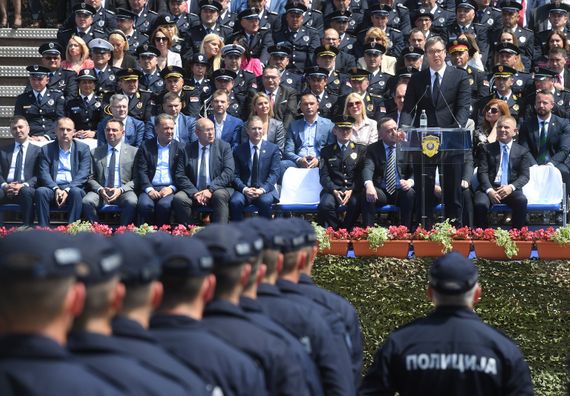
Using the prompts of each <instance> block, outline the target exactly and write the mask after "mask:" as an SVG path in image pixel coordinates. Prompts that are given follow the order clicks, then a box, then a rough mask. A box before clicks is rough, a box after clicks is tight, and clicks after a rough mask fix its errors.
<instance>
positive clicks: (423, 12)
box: [414, 8, 434, 23]
mask: <svg viewBox="0 0 570 396" xmlns="http://www.w3.org/2000/svg"><path fill="white" fill-rule="evenodd" d="M422 17H428V18H429V19H431V20H432V21H433V20H434V16H433V14H432V13H431V12H430V11H429V10H428V9H426V8H420V9H419V10H418V11H417V12H416V13H415V15H414V23H416V20H417V19H418V18H422Z"/></svg>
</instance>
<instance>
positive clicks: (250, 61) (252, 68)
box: [232, 35, 263, 77]
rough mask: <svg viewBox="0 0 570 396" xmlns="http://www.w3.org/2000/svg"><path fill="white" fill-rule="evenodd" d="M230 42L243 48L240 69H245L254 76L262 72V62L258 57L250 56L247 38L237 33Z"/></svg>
mask: <svg viewBox="0 0 570 396" xmlns="http://www.w3.org/2000/svg"><path fill="white" fill-rule="evenodd" d="M232 44H237V45H239V46H241V47H243V49H244V50H245V51H244V53H243V56H242V58H241V66H240V69H241V70H246V71H249V72H252V73H253V74H255V77H259V76H261V75H262V74H263V64H262V63H261V61H260V60H259V58H252V57H251V56H250V52H249V44H248V42H247V39H246V38H245V37H244V36H242V35H239V36H238V37H236V39H234V40H233V41H232Z"/></svg>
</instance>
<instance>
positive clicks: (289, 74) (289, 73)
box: [257, 66, 303, 91]
mask: <svg viewBox="0 0 570 396" xmlns="http://www.w3.org/2000/svg"><path fill="white" fill-rule="evenodd" d="M260 77H261V76H260ZM257 85H258V86H262V83H261V80H259V83H258V84H257ZM280 85H284V86H286V87H289V88H293V89H294V90H295V91H300V90H301V87H302V85H303V74H301V72H300V71H299V70H298V69H297V68H296V67H294V66H292V67H287V68H286V69H285V70H284V71H283V72H282V73H281V84H280Z"/></svg>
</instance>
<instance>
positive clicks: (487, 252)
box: [473, 241, 532, 260]
mask: <svg viewBox="0 0 570 396" xmlns="http://www.w3.org/2000/svg"><path fill="white" fill-rule="evenodd" d="M515 243H516V245H517V247H518V248H519V252H518V254H517V255H515V256H513V257H510V258H509V257H507V255H506V254H505V249H503V248H502V247H501V246H498V245H497V244H496V243H495V242H491V241H473V246H474V247H475V254H476V255H477V257H478V258H485V259H490V260H525V259H528V258H529V257H530V253H531V250H532V242H531V241H519V242H515Z"/></svg>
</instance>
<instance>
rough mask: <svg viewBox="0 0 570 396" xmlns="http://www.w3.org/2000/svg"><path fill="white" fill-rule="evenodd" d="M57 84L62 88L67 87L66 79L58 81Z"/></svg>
mask: <svg viewBox="0 0 570 396" xmlns="http://www.w3.org/2000/svg"><path fill="white" fill-rule="evenodd" d="M57 84H58V85H59V86H60V87H61V88H63V87H65V81H64V80H59V81H58V82H57Z"/></svg>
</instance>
